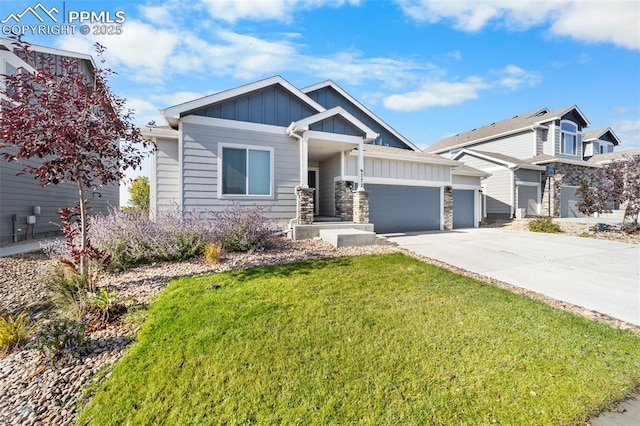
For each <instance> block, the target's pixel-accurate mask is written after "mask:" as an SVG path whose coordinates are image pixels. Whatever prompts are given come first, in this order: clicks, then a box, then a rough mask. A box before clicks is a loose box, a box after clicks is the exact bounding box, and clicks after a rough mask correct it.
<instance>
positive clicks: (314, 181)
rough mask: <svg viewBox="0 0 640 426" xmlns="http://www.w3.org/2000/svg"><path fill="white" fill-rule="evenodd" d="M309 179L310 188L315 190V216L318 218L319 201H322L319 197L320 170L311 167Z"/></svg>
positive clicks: (308, 174) (308, 173)
mask: <svg viewBox="0 0 640 426" xmlns="http://www.w3.org/2000/svg"><path fill="white" fill-rule="evenodd" d="M307 179H308V181H309V188H313V189H315V191H313V214H315V215H316V216H318V214H319V211H320V210H319V206H320V203H318V200H320V198H319V197H318V169H317V168H311V167H309V171H308V172H307Z"/></svg>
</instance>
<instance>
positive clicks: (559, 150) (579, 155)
mask: <svg viewBox="0 0 640 426" xmlns="http://www.w3.org/2000/svg"><path fill="white" fill-rule="evenodd" d="M577 124H578V123H576V125H577ZM580 131H581V130H580V128H579V127H578V132H580ZM554 136H555V139H554V146H555V153H554V154H553V155H555V156H556V157H558V158H569V159H573V160H582V158H583V156H584V154H583V152H582V150H583V146H582V134H581V133H578V137H577V141H576V144H577V147H576V155H568V154H563V153H562V146H561V143H562V131H561V130H560V123H559V122H557V124H556V127H555V135H554Z"/></svg>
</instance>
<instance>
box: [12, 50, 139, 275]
mask: <svg viewBox="0 0 640 426" xmlns="http://www.w3.org/2000/svg"><path fill="white" fill-rule="evenodd" d="M15 43H16V46H17V48H18V49H19V50H20V51H22V53H23V55H24V57H25V58H27V62H30V61H31V63H33V59H34V52H32V51H31V49H30V46H29V44H28V43H25V42H23V41H22V40H20V39H16V41H15ZM104 50H105V49H104V47H103V46H101V45H99V44H96V51H97V53H98V56H99V58H100V60H101V63H104V59H103V58H102V54H103V53H104ZM42 60H43V63H44V65H43V66H42V67H39V69H37V70H35V72H29V71H28V70H26V69H20V70H18V72H16V73H14V74H13V75H4V76H3V78H4V82H5V86H4V87H3V88H1V89H0V99H1V107H0V121H1V122H2V128H1V130H0V150H1V149H5V150H4V151H3V152H2V157H3V158H4V160H6V161H17V162H20V163H21V164H23V165H24V167H23V168H22V170H21V172H20V173H19V174H25V173H27V174H33V175H34V177H35V179H37V181H38V183H39V184H40V185H41V186H43V187H44V186H47V185H57V184H59V183H63V182H72V183H74V184H76V185H77V187H78V203H77V206H78V207H77V208H78V209H79V217H80V222H79V227H80V248H79V250H78V251H77V253H78V261H79V265H77V266H78V267H79V272H80V274H82V275H84V274H85V273H86V267H87V254H88V251H89V248H90V246H88V241H87V202H86V201H87V196H88V195H89V194H91V195H92V196H96V195H97V196H99V194H100V188H102V187H104V186H106V185H109V184H117V183H118V182H119V181H120V180H122V179H123V178H124V177H125V171H126V170H127V169H129V168H134V169H135V168H138V167H139V166H140V165H141V162H142V160H143V159H144V157H145V155H146V154H145V152H146V150H147V149H148V148H150V143H149V142H148V141H145V140H144V139H143V138H142V137H141V135H140V131H139V129H138V128H137V127H136V126H135V125H134V124H133V111H132V110H130V109H127V108H126V106H125V99H123V98H120V97H118V96H116V95H114V94H113V93H112V92H111V90H110V88H109V85H108V81H107V79H108V76H109V75H111V74H113V71H111V70H110V69H101V68H96V69H93V70H92V73H90V74H89V75H87V73H83V72H81V67H80V63H79V62H78V61H76V60H72V59H66V60H61V61H59V63H58V64H57V66H56V64H55V63H53V62H52V61H51V60H47V58H42ZM7 148H11V149H9V150H7ZM29 159H36V160H38V161H37V165H25V163H23V160H29ZM67 213H68V212H67Z"/></svg>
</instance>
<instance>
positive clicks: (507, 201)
mask: <svg viewBox="0 0 640 426" xmlns="http://www.w3.org/2000/svg"><path fill="white" fill-rule="evenodd" d="M459 161H462V162H463V163H465V164H467V165H469V166H471V167H475V168H476V169H480V170H485V171H487V172H489V173H491V176H489V177H488V178H486V179H485V180H484V181H483V182H484V185H485V191H484V196H485V200H486V214H487V216H488V217H496V218H502V217H506V218H509V217H511V215H512V206H511V203H512V198H511V191H512V185H511V184H512V179H513V177H512V173H511V170H509V169H507V168H506V167H504V166H501V165H500V164H498V163H494V162H491V161H487V160H483V159H480V158H476V157H473V156H470V155H463V156H462V157H461V158H460V159H459Z"/></svg>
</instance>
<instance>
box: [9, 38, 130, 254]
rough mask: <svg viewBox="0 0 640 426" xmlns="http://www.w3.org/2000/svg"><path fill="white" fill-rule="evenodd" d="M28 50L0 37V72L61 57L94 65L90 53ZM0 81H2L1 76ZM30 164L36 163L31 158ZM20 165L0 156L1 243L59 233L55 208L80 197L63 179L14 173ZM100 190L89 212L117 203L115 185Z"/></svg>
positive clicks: (84, 65) (38, 66) (89, 68)
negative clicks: (45, 181)
mask: <svg viewBox="0 0 640 426" xmlns="http://www.w3.org/2000/svg"><path fill="white" fill-rule="evenodd" d="M31 50H32V51H33V52H34V53H35V55H34V58H33V60H31V61H30V62H29V63H27V62H25V59H27V58H25V57H24V54H23V52H21V51H19V50H17V49H16V47H15V45H14V44H13V41H12V40H8V39H2V38H0V74H13V73H15V72H17V71H18V70H20V69H24V70H27V71H29V72H34V71H35V70H37V69H42V67H43V66H44V64H45V63H46V62H47V61H48V60H49V59H51V60H52V61H53V63H54V64H55V63H57V61H60V60H61V59H63V58H71V59H75V60H78V62H79V66H80V67H81V69H82V70H83V72H86V73H88V74H90V73H92V72H93V71H92V70H93V69H95V64H94V62H93V59H92V58H91V56H90V55H85V54H81V53H75V52H68V51H65V50H59V49H52V48H49V47H44V46H36V45H32V46H31ZM0 84H4V83H3V82H2V81H1V80H0ZM9 151H10V150H9V149H7V150H6V152H9ZM31 164H32V165H35V164H37V163H35V160H34V161H33V162H31ZM22 167H23V166H21V165H20V164H16V163H8V162H6V161H4V160H0V245H7V244H13V243H18V242H21V241H25V240H31V239H39V238H48V237H52V236H57V235H61V232H60V228H59V226H58V225H57V223H59V219H58V213H57V212H58V210H60V209H61V208H62V207H70V206H73V205H74V204H75V203H76V201H77V200H78V198H79V197H78V188H77V186H76V185H73V184H68V183H66V184H60V185H49V186H47V187H44V188H42V187H41V186H40V185H38V183H37V181H36V180H35V179H34V178H33V176H30V175H20V176H16V174H17V173H19V172H20V170H22ZM100 194H101V197H94V198H92V199H90V206H91V209H92V210H91V211H92V212H94V213H95V212H105V213H106V212H107V210H108V208H109V206H116V207H117V206H118V205H119V189H118V187H117V185H112V186H108V187H105V188H102V190H101V191H100Z"/></svg>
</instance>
